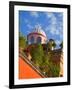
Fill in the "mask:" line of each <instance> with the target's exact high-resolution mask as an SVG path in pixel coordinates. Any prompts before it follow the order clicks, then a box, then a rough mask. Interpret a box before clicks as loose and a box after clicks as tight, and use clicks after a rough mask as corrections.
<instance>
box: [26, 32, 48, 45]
mask: <svg viewBox="0 0 72 90" xmlns="http://www.w3.org/2000/svg"><path fill="white" fill-rule="evenodd" d="M32 36H33V37H34V43H37V38H38V37H41V40H42V41H41V44H44V43H46V41H47V38H46V37H44V36H42V35H40V34H30V35H28V37H27V38H28V42H29V41H30V39H31V37H32Z"/></svg>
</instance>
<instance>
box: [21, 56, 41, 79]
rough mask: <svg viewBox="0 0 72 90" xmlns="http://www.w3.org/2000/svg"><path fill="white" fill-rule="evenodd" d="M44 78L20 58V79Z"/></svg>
mask: <svg viewBox="0 0 72 90" xmlns="http://www.w3.org/2000/svg"><path fill="white" fill-rule="evenodd" d="M31 78H42V77H41V76H40V75H39V74H38V73H37V72H36V71H35V70H34V69H33V68H32V67H30V65H28V64H27V63H26V62H25V61H24V60H23V59H22V58H21V57H19V79H31Z"/></svg>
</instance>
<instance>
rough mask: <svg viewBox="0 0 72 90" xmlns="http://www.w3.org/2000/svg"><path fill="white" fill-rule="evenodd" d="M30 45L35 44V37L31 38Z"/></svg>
mask: <svg viewBox="0 0 72 90" xmlns="http://www.w3.org/2000/svg"><path fill="white" fill-rule="evenodd" d="M30 43H31V44H32V43H34V37H33V36H32V37H31V38H30Z"/></svg>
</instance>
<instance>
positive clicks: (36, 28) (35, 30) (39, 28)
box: [32, 26, 46, 37]
mask: <svg viewBox="0 0 72 90" xmlns="http://www.w3.org/2000/svg"><path fill="white" fill-rule="evenodd" d="M32 33H39V34H41V35H43V36H45V37H46V34H45V32H44V31H43V30H42V28H41V27H40V26H36V27H35V29H34V30H33V32H32Z"/></svg>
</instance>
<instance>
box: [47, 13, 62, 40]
mask: <svg viewBox="0 0 72 90" xmlns="http://www.w3.org/2000/svg"><path fill="white" fill-rule="evenodd" d="M45 14H46V16H47V18H48V20H50V24H49V25H48V26H47V27H46V28H45V31H48V32H50V33H51V34H52V35H59V36H60V38H61V39H62V37H63V25H62V24H63V22H62V21H61V20H59V19H58V18H57V17H56V16H55V14H53V13H51V12H48V13H45ZM59 16H60V17H62V14H60V15H59Z"/></svg>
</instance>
